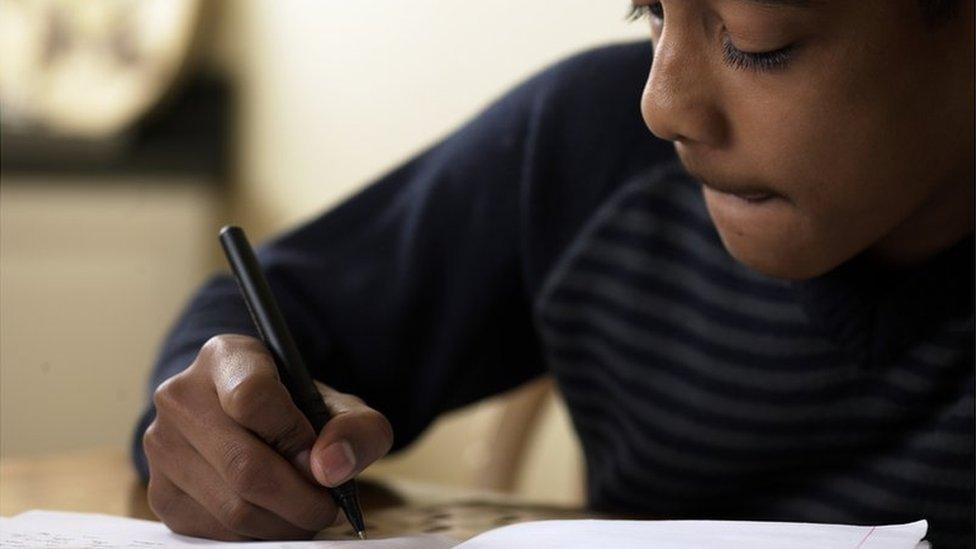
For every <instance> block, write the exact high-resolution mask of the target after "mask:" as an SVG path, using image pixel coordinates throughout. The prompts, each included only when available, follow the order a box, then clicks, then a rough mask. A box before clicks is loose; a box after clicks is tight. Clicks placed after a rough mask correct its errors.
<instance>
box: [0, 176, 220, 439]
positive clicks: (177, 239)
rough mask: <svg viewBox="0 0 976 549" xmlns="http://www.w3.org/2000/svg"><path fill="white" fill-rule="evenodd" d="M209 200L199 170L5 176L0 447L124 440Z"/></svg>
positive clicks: (201, 248)
mask: <svg viewBox="0 0 976 549" xmlns="http://www.w3.org/2000/svg"><path fill="white" fill-rule="evenodd" d="M214 208H215V201H214V196H213V192H212V184H208V182H205V181H199V180H187V179H179V178H167V179H164V180H161V179H146V178H125V179H121V180H118V181H115V182H113V183H105V182H104V180H95V179H90V178H89V179H81V178H45V179H31V180H19V179H17V178H10V177H5V178H3V179H2V180H0V456H2V457H10V456H25V455H32V454H41V453H46V452H53V451H58V450H66V449H72V448H83V447H91V446H100V445H106V444H110V445H120V444H125V443H126V442H127V441H128V439H129V436H130V435H131V432H132V428H133V425H134V420H135V418H136V416H137V414H138V412H139V410H140V409H141V408H142V406H143V404H144V402H145V389H144V388H145V380H146V377H147V373H148V368H149V364H150V363H151V361H152V359H153V355H154V353H155V351H156V349H157V347H158V344H159V340H160V338H161V337H162V334H163V333H164V331H165V329H166V327H167V326H168V324H169V323H170V322H171V321H172V318H173V316H174V315H175V314H176V312H177V309H178V308H179V306H180V304H181V302H182V301H183V300H184V299H185V298H186V296H187V295H188V292H190V291H191V290H192V288H193V287H194V286H196V285H198V284H199V283H200V282H201V279H202V277H203V276H204V273H205V272H206V271H207V270H208V269H210V268H211V265H212V261H211V259H210V257H211V256H210V253H209V248H210V247H212V246H213V243H214V242H215V239H214V238H213V237H212V235H214V234H215V229H214V227H213V219H214ZM202 235H208V236H210V237H211V238H208V239H204V238H202Z"/></svg>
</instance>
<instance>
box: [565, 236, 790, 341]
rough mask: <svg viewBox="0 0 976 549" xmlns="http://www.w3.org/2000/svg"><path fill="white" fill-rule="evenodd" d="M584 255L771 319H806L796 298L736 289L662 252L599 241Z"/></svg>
mask: <svg viewBox="0 0 976 549" xmlns="http://www.w3.org/2000/svg"><path fill="white" fill-rule="evenodd" d="M585 257H586V258H587V259H590V260H593V261H597V262H600V263H603V264H604V265H607V266H609V267H612V268H615V269H619V271H620V272H621V275H624V276H626V274H627V273H633V274H636V275H640V276H642V277H648V278H651V279H653V280H659V281H664V282H669V283H670V284H671V285H674V286H682V287H684V288H686V289H688V290H691V291H692V292H694V293H699V294H704V295H705V296H707V297H708V298H709V299H710V300H711V301H712V302H715V303H723V304H725V305H726V306H727V307H731V308H734V309H736V310H739V311H749V312H750V313H752V314H753V315H754V316H761V317H763V318H765V319H766V320H768V321H776V322H791V323H796V324H803V325H805V324H806V322H807V317H806V314H805V313H804V312H803V311H802V309H800V307H799V306H798V305H797V304H796V303H795V302H793V301H789V300H770V299H763V298H760V297H755V296H753V295H749V294H748V293H747V292H742V291H737V290H736V289H734V288H735V286H734V285H728V284H725V283H723V282H720V281H715V280H712V279H709V278H708V274H707V273H703V272H702V271H699V270H696V269H692V268H690V267H689V266H688V265H687V264H686V263H684V262H683V261H678V260H676V259H678V258H673V257H665V256H663V255H658V256H655V257H653V258H651V257H649V256H648V255H646V254H644V253H641V252H639V251H637V250H634V249H633V248H629V247H627V246H623V245H620V244H618V243H614V242H606V241H601V242H599V243H598V244H597V248H595V249H593V250H591V251H590V252H589V253H587V254H586V256H585ZM581 267H582V265H581Z"/></svg>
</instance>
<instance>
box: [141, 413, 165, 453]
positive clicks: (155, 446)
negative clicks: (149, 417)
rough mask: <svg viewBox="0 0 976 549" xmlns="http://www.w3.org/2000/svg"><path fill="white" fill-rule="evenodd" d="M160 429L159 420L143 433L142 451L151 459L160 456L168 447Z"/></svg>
mask: <svg viewBox="0 0 976 549" xmlns="http://www.w3.org/2000/svg"><path fill="white" fill-rule="evenodd" d="M160 429H161V427H160V426H159V421H153V422H152V423H150V424H149V427H146V432H144V433H143V434H142V451H143V453H145V454H146V458H147V459H149V460H150V461H152V460H154V459H156V458H158V457H159V456H160V455H161V454H162V451H163V449H164V448H165V447H166V446H165V445H164V444H163V443H162V441H161V440H160V438H161V437H162V435H160V433H159V430H160Z"/></svg>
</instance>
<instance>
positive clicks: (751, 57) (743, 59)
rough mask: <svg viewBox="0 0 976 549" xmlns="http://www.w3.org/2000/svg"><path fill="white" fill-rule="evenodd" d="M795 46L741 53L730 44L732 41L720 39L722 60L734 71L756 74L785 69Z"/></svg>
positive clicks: (726, 37)
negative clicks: (752, 71) (741, 70)
mask: <svg viewBox="0 0 976 549" xmlns="http://www.w3.org/2000/svg"><path fill="white" fill-rule="evenodd" d="M795 49H796V45H795V44H790V45H788V46H785V47H782V48H778V49H775V50H770V51H742V50H740V49H739V48H737V47H735V45H733V44H732V40H731V39H730V38H729V37H728V36H725V37H723V38H722V59H723V60H724V61H725V63H726V64H727V65H729V66H730V67H732V68H734V69H751V70H754V71H757V72H771V71H776V70H780V69H784V68H786V66H787V65H788V64H789V62H790V60H791V59H792V58H793V53H794V50H795Z"/></svg>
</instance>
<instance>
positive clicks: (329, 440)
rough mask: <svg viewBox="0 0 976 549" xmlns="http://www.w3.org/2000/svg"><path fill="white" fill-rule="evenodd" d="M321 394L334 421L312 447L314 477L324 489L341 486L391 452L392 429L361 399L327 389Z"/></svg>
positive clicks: (385, 420) (324, 387) (321, 387)
mask: <svg viewBox="0 0 976 549" xmlns="http://www.w3.org/2000/svg"><path fill="white" fill-rule="evenodd" d="M319 391H320V392H322V393H323V397H324V398H325V402H326V406H327V407H328V408H329V412H330V413H331V414H332V419H330V420H329V422H328V423H326V425H325V427H324V428H323V429H322V432H321V433H319V436H318V440H316V441H315V446H313V447H312V463H311V465H312V473H313V474H314V475H315V478H316V479H317V480H318V481H319V482H320V483H322V484H324V485H325V486H338V485H339V484H342V483H343V482H345V481H347V480H349V479H350V478H352V477H354V476H356V475H358V474H359V473H360V472H362V470H363V469H365V468H366V467H367V466H368V465H369V464H371V463H373V462H374V461H376V460H378V459H380V458H381V457H383V456H385V455H386V453H387V452H389V451H390V447H392V446H393V428H392V427H391V426H390V422H389V421H387V419H386V417H384V416H383V414H381V413H379V412H377V411H376V410H374V409H372V408H370V407H369V406H367V405H366V404H365V403H364V402H363V401H362V400H360V399H359V398H357V397H355V396H353V395H348V394H345V393H340V392H339V391H336V390H334V389H331V388H329V387H327V386H325V385H319Z"/></svg>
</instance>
